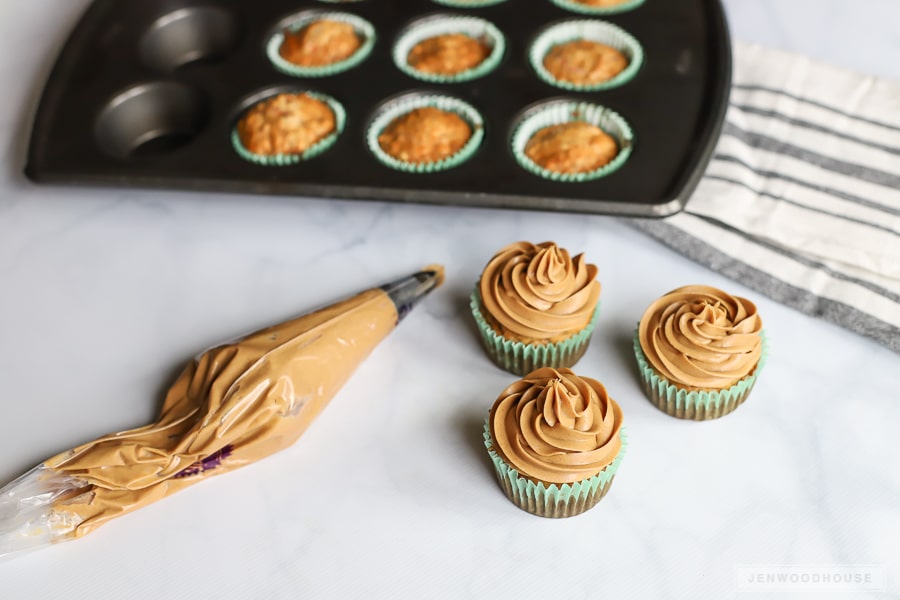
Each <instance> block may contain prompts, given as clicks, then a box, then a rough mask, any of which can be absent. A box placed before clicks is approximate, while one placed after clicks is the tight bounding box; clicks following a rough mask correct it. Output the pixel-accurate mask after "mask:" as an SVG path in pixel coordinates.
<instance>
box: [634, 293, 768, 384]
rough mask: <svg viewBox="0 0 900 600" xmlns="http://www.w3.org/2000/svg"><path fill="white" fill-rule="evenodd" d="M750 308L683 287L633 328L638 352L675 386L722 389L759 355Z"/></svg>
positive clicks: (748, 370)
mask: <svg viewBox="0 0 900 600" xmlns="http://www.w3.org/2000/svg"><path fill="white" fill-rule="evenodd" d="M761 331H762V320H761V319H760V317H759V315H758V314H757V312H756V306H755V305H754V304H753V303H752V302H750V301H749V300H746V299H744V298H739V297H737V296H730V295H728V294H726V293H725V292H723V291H722V290H719V289H716V288H713V287H708V286H703V285H689V286H685V287H681V288H678V289H677V290H673V291H671V292H669V293H668V294H666V295H664V296H662V297H661V298H659V299H658V300H657V301H656V302H654V303H653V304H651V305H650V306H649V307H648V308H647V310H646V312H644V316H643V317H642V318H641V323H640V326H639V328H638V335H639V338H640V343H641V350H643V352H644V355H645V356H646V357H647V360H648V361H649V363H650V365H651V366H652V367H653V368H654V369H655V370H656V371H657V373H658V374H659V375H661V376H662V377H664V378H665V379H667V380H668V381H669V382H671V383H674V384H676V385H679V386H682V387H688V388H697V389H724V388H728V387H731V386H732V385H734V384H735V383H737V382H738V381H740V380H741V379H743V378H744V377H746V376H747V375H749V374H750V373H751V372H752V371H753V369H754V368H755V367H756V365H757V363H758V362H759V359H760V356H761V354H762V337H761V335H760V332H761Z"/></svg>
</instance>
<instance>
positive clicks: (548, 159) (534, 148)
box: [525, 121, 619, 173]
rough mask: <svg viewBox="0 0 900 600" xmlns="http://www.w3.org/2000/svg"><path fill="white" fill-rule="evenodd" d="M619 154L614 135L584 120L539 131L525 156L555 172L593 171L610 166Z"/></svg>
mask: <svg viewBox="0 0 900 600" xmlns="http://www.w3.org/2000/svg"><path fill="white" fill-rule="evenodd" d="M618 153H619V147H618V145H617V144H616V140H614V139H613V137H612V136H611V135H609V134H608V133H606V132H605V131H603V130H602V129H600V128H599V127H597V126H596V125H592V124H591V123H586V122H584V121H571V122H569V123H560V124H558V125H550V126H549V127H544V128H542V129H539V130H538V131H537V132H536V133H535V134H534V135H533V136H531V139H529V140H528V143H527V144H526V145H525V156H527V157H528V158H530V159H531V160H532V161H534V163H535V164H537V165H539V166H540V167H541V168H542V169H547V170H548V171H553V172H554V173H587V172H590V171H594V170H596V169H599V168H600V167H603V166H605V165H607V164H609V163H610V162H611V161H612V160H613V159H614V158H615V157H616V154H618Z"/></svg>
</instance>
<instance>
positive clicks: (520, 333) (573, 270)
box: [470, 242, 600, 375]
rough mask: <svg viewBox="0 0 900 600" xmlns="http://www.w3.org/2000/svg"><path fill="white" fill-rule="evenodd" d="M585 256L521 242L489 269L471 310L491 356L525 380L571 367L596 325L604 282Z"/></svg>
mask: <svg viewBox="0 0 900 600" xmlns="http://www.w3.org/2000/svg"><path fill="white" fill-rule="evenodd" d="M596 277H597V267H596V266H595V265H592V264H589V263H588V262H587V260H586V259H585V257H584V254H579V255H577V256H575V257H574V258H572V257H570V255H569V252H568V251H567V250H566V249H564V248H560V247H559V246H557V245H556V244H555V243H553V242H544V243H542V244H537V245H535V244H531V243H529V242H516V243H514V244H510V245H509V246H506V247H505V248H503V249H501V250H500V251H499V252H497V254H495V255H494V257H493V258H491V260H490V261H489V262H488V264H487V266H485V268H484V271H483V272H482V274H481V277H480V279H479V281H478V285H477V286H476V289H475V291H474V292H473V293H472V298H471V302H470V306H471V309H472V314H473V316H474V317H475V322H476V324H477V325H478V329H479V332H480V333H481V339H482V342H483V343H484V347H485V349H486V350H487V353H488V356H490V358H491V359H492V360H493V361H494V362H495V363H496V364H497V365H498V366H500V367H501V368H503V369H506V370H507V371H510V372H511V373H515V374H516V375H523V374H525V373H528V372H530V371H532V370H534V369H537V368H539V367H554V368H559V367H571V366H572V365H574V364H575V363H576V362H578V359H580V358H581V356H582V355H583V354H584V352H585V350H587V347H588V344H589V342H590V336H591V333H592V332H593V329H594V326H595V325H596V316H597V312H598V309H597V307H598V302H599V298H600V282H598V281H596Z"/></svg>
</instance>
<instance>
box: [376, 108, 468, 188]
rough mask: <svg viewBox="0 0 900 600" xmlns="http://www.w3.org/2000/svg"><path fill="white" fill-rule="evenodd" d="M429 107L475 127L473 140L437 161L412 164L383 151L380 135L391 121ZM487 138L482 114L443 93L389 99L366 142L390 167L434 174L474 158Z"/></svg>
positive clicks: (378, 113) (377, 114)
mask: <svg viewBox="0 0 900 600" xmlns="http://www.w3.org/2000/svg"><path fill="white" fill-rule="evenodd" d="M428 106H430V107H433V108H437V109H438V110H443V111H447V112H452V113H455V114H457V115H459V116H460V117H461V118H462V119H463V120H464V121H465V122H466V123H468V124H469V126H470V127H471V128H472V135H471V137H469V141H467V142H466V144H465V145H464V146H463V147H462V148H461V149H460V150H459V151H457V152H456V154H453V155H451V156H448V157H447V158H445V159H443V160H439V161H435V162H430V163H411V162H406V161H403V160H400V159H397V158H394V157H393V156H391V155H390V154H388V153H387V152H385V151H384V150H382V148H381V145H380V144H379V143H378V136H379V135H381V133H382V132H383V131H384V129H385V128H386V127H387V126H388V125H389V124H390V123H391V121H393V120H394V119H396V118H398V117H401V116H403V115H405V114H406V113H408V112H410V111H412V110H415V109H417V108H425V107H428ZM483 138H484V119H482V117H481V114H480V113H479V112H478V111H477V110H475V108H473V107H472V106H471V105H469V104H468V103H466V102H463V101H462V100H459V99H458V98H454V97H452V96H442V95H439V94H418V93H412V94H405V95H403V96H400V97H399V98H395V99H393V100H388V101H387V102H386V103H384V104H383V105H382V106H381V108H380V109H379V111H378V112H377V113H376V116H375V118H374V119H373V120H372V123H371V124H370V125H369V128H368V130H367V131H366V143H367V145H368V146H369V150H370V151H371V152H372V154H374V155H375V158H377V159H378V160H379V161H380V162H381V163H382V164H384V165H385V166H387V167H390V168H392V169H396V170H398V171H405V172H407V173H434V172H436V171H444V170H447V169H452V168H453V167H456V166H458V165H460V164H462V163H464V162H465V161H467V160H468V159H469V158H471V156H472V155H473V154H474V153H475V151H476V150H478V147H479V146H480V145H481V140H482V139H483Z"/></svg>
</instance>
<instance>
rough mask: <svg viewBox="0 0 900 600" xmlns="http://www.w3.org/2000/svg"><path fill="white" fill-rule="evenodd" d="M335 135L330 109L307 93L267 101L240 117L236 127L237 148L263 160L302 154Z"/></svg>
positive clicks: (334, 123) (280, 95)
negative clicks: (242, 148) (238, 146)
mask: <svg viewBox="0 0 900 600" xmlns="http://www.w3.org/2000/svg"><path fill="white" fill-rule="evenodd" d="M335 132H336V121H335V114H334V112H333V111H332V110H331V107H329V106H328V104H327V103H325V102H323V101H322V100H319V99H316V98H313V97H312V96H310V95H309V94H307V93H299V94H291V93H284V94H278V95H277V96H273V97H271V98H267V99H265V100H263V101H261V102H259V103H257V104H256V105H254V106H253V107H251V108H250V109H249V110H248V111H247V112H246V113H244V115H243V116H242V117H241V119H240V121H238V124H237V134H238V137H239V139H240V143H241V145H242V146H243V147H244V148H245V149H246V150H247V151H248V152H250V153H252V154H256V155H263V156H272V155H280V154H302V153H303V152H306V151H307V150H309V149H310V148H311V147H312V146H314V145H315V144H317V143H318V142H320V141H322V140H323V139H325V138H326V137H328V136H329V135H332V134H333V133H335Z"/></svg>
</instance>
